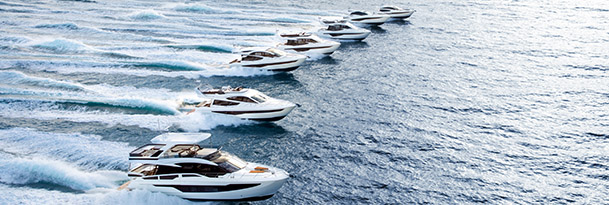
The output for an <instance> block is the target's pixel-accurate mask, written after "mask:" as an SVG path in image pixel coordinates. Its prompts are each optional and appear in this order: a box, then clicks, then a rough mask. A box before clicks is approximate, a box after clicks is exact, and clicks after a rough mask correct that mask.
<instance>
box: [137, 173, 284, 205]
mask: <svg viewBox="0 0 609 205" xmlns="http://www.w3.org/2000/svg"><path fill="white" fill-rule="evenodd" d="M287 179H288V178H287V176H285V177H282V178H279V179H267V180H265V179H261V180H247V182H245V181H243V180H238V179H221V178H197V179H196V180H193V179H192V178H190V177H181V176H180V177H177V178H174V179H172V180H162V179H161V180H143V179H141V178H139V179H136V180H133V181H132V182H131V184H129V188H130V189H146V190H149V191H152V192H161V193H165V194H168V195H174V196H178V197H180V198H184V199H188V200H193V201H250V200H264V199H268V198H270V197H272V196H273V195H274V194H275V193H277V191H278V190H279V188H281V186H283V184H284V183H285V182H286V181H287Z"/></svg>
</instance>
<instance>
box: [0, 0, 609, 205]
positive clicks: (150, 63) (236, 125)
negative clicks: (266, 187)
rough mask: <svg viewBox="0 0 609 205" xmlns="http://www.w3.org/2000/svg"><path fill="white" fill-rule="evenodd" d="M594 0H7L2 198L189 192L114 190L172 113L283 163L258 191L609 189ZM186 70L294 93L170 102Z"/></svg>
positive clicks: (315, 195) (603, 68) (239, 150)
mask: <svg viewBox="0 0 609 205" xmlns="http://www.w3.org/2000/svg"><path fill="white" fill-rule="evenodd" d="M391 3H393V4H397V5H401V6H403V7H407V8H413V9H416V10H417V11H416V13H415V14H414V15H413V16H412V17H411V18H410V19H408V20H407V21H392V22H389V23H386V24H384V25H381V26H380V27H375V28H371V30H372V32H373V33H372V34H371V36H370V37H368V38H367V39H366V40H364V41H363V42H347V43H343V45H342V46H341V48H340V49H339V50H338V51H337V52H335V53H334V54H333V55H331V56H330V57H326V58H321V59H310V60H309V61H307V62H306V63H305V64H304V65H303V66H302V67H301V68H299V69H297V70H295V71H294V72H291V73H288V74H277V75H274V74H273V73H269V72H261V71H252V70H248V69H242V68H236V67H233V68H229V67H227V66H226V63H227V62H229V61H231V60H232V59H234V58H235V57H236V55H235V54H233V53H232V51H234V50H235V49H236V48H235V47H245V46H273V45H276V44H277V43H278V42H277V41H276V37H275V33H276V32H277V31H278V30H279V31H283V30H290V31H294V30H296V31H298V30H314V29H316V28H317V27H319V26H320V25H319V23H318V21H317V18H318V16H333V15H344V14H346V13H347V10H348V9H365V10H375V9H377V8H378V7H379V6H381V5H382V4H391ZM608 53H609V3H608V2H607V1H600V0H595V1H564V0H558V1H532V0H520V1H517V0H515V1H503V0H501V1H492V0H491V1H461V2H455V1H442V0H432V1H423V0H415V1H409V2H408V3H403V2H399V1H390V2H387V1H380V0H373V1H365V2H361V1H354V0H351V1H347V0H345V1H319V0H316V1H277V0H275V1H246V0H237V1H229V2H221V3H218V2H214V1H186V2H180V3H175V2H174V1H117V0H109V1H97V0H96V1H89V0H86V1H48V0H41V1H38V0H32V1H30V0H27V1H5V0H1V1H0V116H1V118H0V158H1V159H0V190H1V191H2V193H3V194H1V195H0V204H5V203H6V204H16V203H24V204H40V203H45V204H48V203H51V204H57V203H66V202H67V203H88V204H117V203H118V204H136V203H147V204H155V203H158V204H168V203H171V204H188V203H193V202H189V201H185V200H182V199H180V198H177V197H172V196H167V195H164V194H160V193H151V192H147V191H143V190H136V191H131V192H128V191H115V190H114V189H115V188H116V187H117V186H118V185H119V183H120V181H122V180H124V179H125V178H126V176H125V171H126V169H127V152H128V151H130V150H131V149H133V148H134V147H136V146H139V145H142V144H145V143H147V142H148V141H149V140H150V139H151V138H152V137H154V136H155V135H157V134H160V133H162V132H163V130H164V129H165V128H166V127H169V130H171V131H183V132H197V131H206V132H211V133H212V134H213V136H214V137H213V143H214V144H216V145H217V144H219V145H223V146H224V148H223V149H225V150H227V151H229V152H232V153H234V154H236V155H237V156H240V157H241V158H243V159H245V160H247V161H254V162H259V163H263V164H268V165H271V166H276V167H279V168H282V169H285V170H287V171H288V172H289V173H290V175H291V178H290V179H289V180H288V182H287V183H286V184H285V185H284V186H283V187H282V188H281V189H280V190H279V192H278V193H277V194H276V195H275V196H274V197H273V198H271V199H268V200H266V201H262V202H261V203H273V204H293V203H305V204H322V203H345V204H347V203H349V204H352V203H365V204H370V203H371V204H379V203H441V204H446V203H502V204H503V203H542V204H547V203H568V202H577V203H609V201H608V198H609V197H608V195H607V193H609V154H608V153H609V128H608V126H609V66H608V65H609V55H608ZM199 84H210V85H213V86H223V85H232V86H244V87H250V88H254V89H258V90H260V91H262V92H265V93H267V94H268V95H270V96H273V97H277V98H280V99H286V100H290V101H292V102H295V103H299V104H301V105H302V107H299V108H297V109H296V110H294V111H293V112H292V113H291V114H290V115H289V116H288V117H287V118H285V119H283V120H281V121H278V122H276V123H262V124H261V123H256V122H250V121H243V120H239V119H233V118H230V117H226V116H216V115H205V114H201V113H193V114H192V115H187V116H185V115H181V114H179V113H178V111H177V110H176V109H175V107H176V105H177V103H178V100H179V99H183V98H188V97H193V96H194V95H195V94H194V92H193V88H194V87H195V86H197V85H199Z"/></svg>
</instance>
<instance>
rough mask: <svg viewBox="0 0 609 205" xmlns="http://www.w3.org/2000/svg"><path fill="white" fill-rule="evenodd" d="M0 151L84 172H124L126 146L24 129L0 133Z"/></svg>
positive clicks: (85, 137) (91, 137) (129, 148)
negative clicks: (63, 162) (72, 166)
mask: <svg viewBox="0 0 609 205" xmlns="http://www.w3.org/2000/svg"><path fill="white" fill-rule="evenodd" d="M0 147H3V148H2V149H3V151H5V152H9V153H15V154H18V155H19V156H33V157H45V158H49V159H54V160H67V161H70V162H72V163H75V164H77V165H79V166H81V167H83V168H84V169H87V170H95V169H100V168H101V169H123V170H125V169H127V166H128V163H127V158H128V157H127V154H126V153H129V152H130V151H131V150H133V149H134V147H130V146H128V145H127V143H121V142H110V141H103V140H101V136H97V135H83V134H79V133H69V134H66V133H49V132H42V131H37V130H34V129H28V128H11V129H4V130H0Z"/></svg>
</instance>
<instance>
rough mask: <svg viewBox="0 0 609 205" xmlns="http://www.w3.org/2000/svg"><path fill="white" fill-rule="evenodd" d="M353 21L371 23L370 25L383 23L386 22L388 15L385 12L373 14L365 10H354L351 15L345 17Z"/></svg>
mask: <svg viewBox="0 0 609 205" xmlns="http://www.w3.org/2000/svg"><path fill="white" fill-rule="evenodd" d="M345 18H346V19H349V21H350V22H352V23H360V24H369V25H381V24H384V23H385V22H386V21H387V19H389V16H388V15H385V14H373V13H369V12H365V11H352V12H351V13H350V14H349V16H346V17H345Z"/></svg>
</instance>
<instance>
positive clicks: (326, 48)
mask: <svg viewBox="0 0 609 205" xmlns="http://www.w3.org/2000/svg"><path fill="white" fill-rule="evenodd" d="M338 47H340V43H327V44H313V45H304V46H287V45H281V46H279V48H281V49H283V50H285V51H290V52H296V53H304V54H306V55H312V54H313V55H315V54H325V55H329V54H332V53H334V51H336V49H338Z"/></svg>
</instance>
